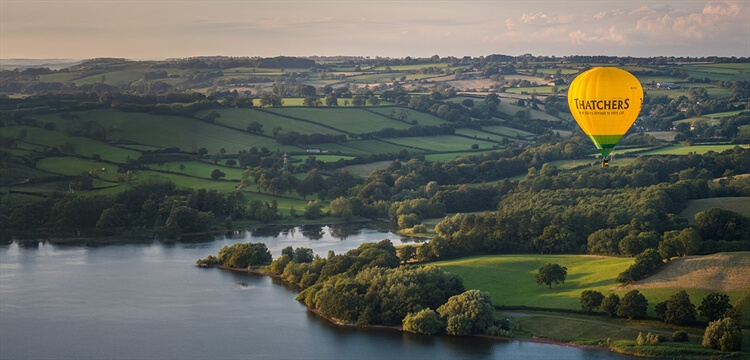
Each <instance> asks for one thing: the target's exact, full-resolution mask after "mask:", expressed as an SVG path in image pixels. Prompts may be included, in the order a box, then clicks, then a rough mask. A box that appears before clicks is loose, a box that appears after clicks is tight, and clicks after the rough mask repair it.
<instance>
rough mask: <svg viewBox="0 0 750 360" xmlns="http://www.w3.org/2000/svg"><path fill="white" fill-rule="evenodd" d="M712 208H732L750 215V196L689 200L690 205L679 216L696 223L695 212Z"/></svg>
mask: <svg viewBox="0 0 750 360" xmlns="http://www.w3.org/2000/svg"><path fill="white" fill-rule="evenodd" d="M711 208H720V209H724V210H731V211H734V212H737V213H740V214H742V215H744V216H747V217H750V197H718V198H709V199H696V200H688V206H687V208H685V210H682V211H681V212H680V213H679V214H678V215H677V216H678V217H681V218H684V219H687V220H688V222H689V223H690V224H695V214H697V213H699V212H701V211H705V210H708V209H711Z"/></svg>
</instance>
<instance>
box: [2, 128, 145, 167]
mask: <svg viewBox="0 0 750 360" xmlns="http://www.w3.org/2000/svg"><path fill="white" fill-rule="evenodd" d="M23 132H25V133H26V135H25V136H22V133H23ZM0 135H2V136H5V137H14V138H16V139H20V140H21V142H23V143H26V144H29V145H32V149H34V150H36V151H42V148H39V146H35V145H41V146H43V147H50V148H58V149H61V148H64V147H68V148H69V149H68V150H66V151H63V152H71V150H72V152H71V153H70V154H69V155H76V154H77V155H82V156H86V157H91V156H92V155H94V154H99V155H100V156H101V158H102V159H103V160H108V161H113V162H121V163H122V162H125V161H126V159H127V158H128V157H130V158H132V159H137V158H138V157H140V155H141V154H140V153H139V152H137V151H134V150H129V149H124V148H120V147H117V146H113V145H110V144H107V143H104V142H101V141H96V140H93V139H89V138H85V137H79V136H70V135H68V134H66V133H64V132H62V131H50V130H47V129H41V128H37V127H28V126H7V127H3V128H2V130H0ZM61 151H62V150H61Z"/></svg>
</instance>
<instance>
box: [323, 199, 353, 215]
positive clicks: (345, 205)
mask: <svg viewBox="0 0 750 360" xmlns="http://www.w3.org/2000/svg"><path fill="white" fill-rule="evenodd" d="M328 209H329V211H330V212H331V216H336V217H343V218H344V220H350V219H351V218H352V216H354V212H353V208H352V203H351V202H350V201H349V199H347V198H345V197H343V196H340V197H337V198H336V199H334V200H333V201H331V204H330V205H328Z"/></svg>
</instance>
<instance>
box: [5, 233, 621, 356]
mask: <svg viewBox="0 0 750 360" xmlns="http://www.w3.org/2000/svg"><path fill="white" fill-rule="evenodd" d="M385 238H389V239H391V240H392V241H393V243H394V244H396V245H398V244H401V243H402V241H406V242H408V241H409V240H401V237H400V236H398V235H395V234H393V233H390V232H388V230H387V226H385V227H384V226H382V225H377V224H376V223H371V224H355V225H346V226H344V225H338V226H333V225H332V226H323V227H321V226H304V227H302V226H297V227H284V228H269V229H259V230H254V231H244V232H236V233H233V234H230V235H228V236H218V237H216V238H212V239H209V240H207V241H206V240H205V239H194V240H190V239H183V240H181V241H176V242H162V241H154V242H151V243H146V244H143V243H140V244H137V243H136V244H124V245H107V246H98V247H83V246H61V245H55V244H51V243H49V242H38V243H37V242H34V243H31V244H29V243H19V242H13V243H11V244H8V245H2V246H0V358H1V359H355V358H356V359H521V358H523V359H633V358H631V357H627V356H623V355H619V354H614V353H611V352H609V351H604V350H584V349H579V348H575V347H567V346H556V345H549V344H538V343H531V342H523V341H497V340H488V339H478V338H470V337H468V338H467V337H450V336H423V335H416V334H410V333H403V332H398V331H392V330H382V329H381V330H378V329H360V328H353V327H342V326H336V325H333V324H331V323H329V322H327V321H326V320H324V319H322V318H320V317H318V316H317V315H315V314H314V313H312V312H310V311H309V310H307V308H306V307H305V306H304V305H302V304H301V303H300V302H298V301H297V300H295V296H296V294H297V292H296V290H294V289H291V288H289V287H287V286H284V285H283V284H281V283H280V282H279V281H278V280H276V279H272V278H270V277H267V276H258V275H252V274H247V273H243V272H231V271H226V270H220V269H214V268H210V269H204V268H198V267H196V266H195V261H196V260H197V259H199V258H204V257H206V256H207V255H215V254H216V253H217V252H218V251H219V249H220V248H221V247H223V246H225V245H231V244H233V243H235V242H247V241H252V242H264V243H265V244H266V245H267V246H268V248H269V249H270V250H271V253H272V254H273V256H274V258H276V257H278V256H280V254H281V249H282V248H284V247H286V246H293V247H300V246H304V247H309V248H312V249H314V251H315V253H316V254H319V255H321V256H326V254H327V252H328V251H329V250H333V251H335V252H336V253H343V252H346V251H347V250H349V249H353V248H356V247H357V246H359V244H361V243H363V242H376V241H380V240H382V239H385Z"/></svg>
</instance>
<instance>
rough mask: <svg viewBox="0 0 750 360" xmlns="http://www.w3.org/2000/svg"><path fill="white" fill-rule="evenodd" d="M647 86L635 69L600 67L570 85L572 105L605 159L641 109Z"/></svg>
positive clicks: (579, 123)
mask: <svg viewBox="0 0 750 360" xmlns="http://www.w3.org/2000/svg"><path fill="white" fill-rule="evenodd" d="M642 105H643V88H642V87H641V83H640V82H638V79H637V78H636V77H635V76H633V75H632V74H631V73H629V72H627V71H625V70H621V69H618V68H613V67H606V68H605V67H599V68H593V69H591V70H588V71H585V72H583V73H582V74H580V75H578V76H577V77H576V78H575V80H573V82H572V83H571V84H570V87H569V88H568V106H569V107H570V112H571V113H572V114H573V117H574V118H575V119H576V122H578V125H580V126H581V129H583V132H585V133H586V135H588V136H589V138H590V139H591V141H593V142H594V145H596V148H597V149H599V152H600V153H601V154H602V156H604V157H605V159H606V158H607V157H608V156H609V153H610V152H612V148H614V147H615V145H617V142H618V141H620V138H622V136H623V135H625V133H626V132H627V131H628V129H630V126H631V125H633V122H634V121H635V119H636V118H637V117H638V113H639V112H641V106H642Z"/></svg>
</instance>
